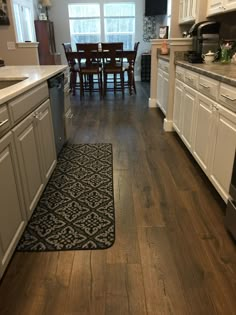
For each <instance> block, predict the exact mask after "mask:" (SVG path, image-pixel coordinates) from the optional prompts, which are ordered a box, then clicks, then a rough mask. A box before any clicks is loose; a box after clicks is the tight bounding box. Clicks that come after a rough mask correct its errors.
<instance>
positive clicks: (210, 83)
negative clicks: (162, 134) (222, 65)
mask: <svg viewBox="0 0 236 315" xmlns="http://www.w3.org/2000/svg"><path fill="white" fill-rule="evenodd" d="M183 73H184V74H183ZM183 77H184V83H182V82H183ZM221 104H222V105H224V106H222V105H221ZM235 105H236V92H235V89H234V88H232V86H230V85H228V84H225V83H222V82H219V81H216V80H214V79H211V78H209V77H207V76H204V75H202V74H201V75H200V76H199V75H198V73H194V72H193V71H189V70H184V68H182V71H180V67H176V80H175V99H174V112H173V126H174V129H175V130H176V132H177V133H178V134H179V135H180V137H181V139H182V140H183V142H184V143H185V144H186V146H187V148H188V149H189V150H190V152H191V153H192V154H193V156H194V158H195V159H196V161H197V162H198V163H199V165H200V166H201V168H202V169H203V171H204V172H205V173H206V175H207V177H208V178H209V179H210V181H211V182H212V184H213V185H214V187H215V188H216V190H217V191H218V192H219V194H220V195H221V197H222V198H223V200H224V201H225V202H227V200H228V197H229V185H230V179H231V175H232V168H233V161H234V154H235V148H236V113H235V112H234V111H235Z"/></svg>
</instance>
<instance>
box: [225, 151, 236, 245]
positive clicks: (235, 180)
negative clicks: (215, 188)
mask: <svg viewBox="0 0 236 315" xmlns="http://www.w3.org/2000/svg"><path fill="white" fill-rule="evenodd" d="M229 195H230V197H229V200H228V204H227V208H226V216H225V225H226V228H227V229H228V231H229V232H230V233H231V234H232V236H233V238H234V239H235V240H236V153H235V157H234V165H233V172H232V178H231V184H230V189H229Z"/></svg>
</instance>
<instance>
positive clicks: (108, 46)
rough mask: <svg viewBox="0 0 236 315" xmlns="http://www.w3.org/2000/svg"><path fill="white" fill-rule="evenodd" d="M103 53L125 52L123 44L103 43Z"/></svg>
mask: <svg viewBox="0 0 236 315" xmlns="http://www.w3.org/2000/svg"><path fill="white" fill-rule="evenodd" d="M101 46H102V51H105V50H114V49H115V50H123V43H122V42H114V43H101Z"/></svg>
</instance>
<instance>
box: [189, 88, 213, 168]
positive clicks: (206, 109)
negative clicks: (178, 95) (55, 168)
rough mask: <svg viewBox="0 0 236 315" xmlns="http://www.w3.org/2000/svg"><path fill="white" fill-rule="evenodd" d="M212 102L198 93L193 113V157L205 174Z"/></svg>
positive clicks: (211, 121)
mask: <svg viewBox="0 0 236 315" xmlns="http://www.w3.org/2000/svg"><path fill="white" fill-rule="evenodd" d="M213 110H214V102H213V101H212V100H211V99H209V98H207V97H206V96H203V95H202V94H200V93H199V95H198V98H197V102H196V108H195V113H194V120H195V122H194V131H193V152H192V153H193V155H194V157H195V158H196V160H197V162H198V163H199V164H200V166H201V168H202V169H203V170H204V172H205V173H207V172H208V163H209V149H210V145H209V144H210V143H211V138H212V124H213Z"/></svg>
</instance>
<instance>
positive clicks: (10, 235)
mask: <svg viewBox="0 0 236 315" xmlns="http://www.w3.org/2000/svg"><path fill="white" fill-rule="evenodd" d="M0 200H1V206H0V278H1V276H2V274H3V272H4V270H5V269H6V266H7V264H8V262H9V260H10V258H11V255H12V254H13V252H14V250H15V247H16V245H17V242H18V240H19V238H20V237H21V234H22V233H23V230H24V228H25V225H26V214H25V213H24V210H23V209H24V202H23V194H22V191H21V184H20V178H19V172H18V165H17V158H16V153H15V148H14V141H13V134H12V132H9V133H8V134H7V135H5V136H4V137H3V138H1V139H0Z"/></svg>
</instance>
